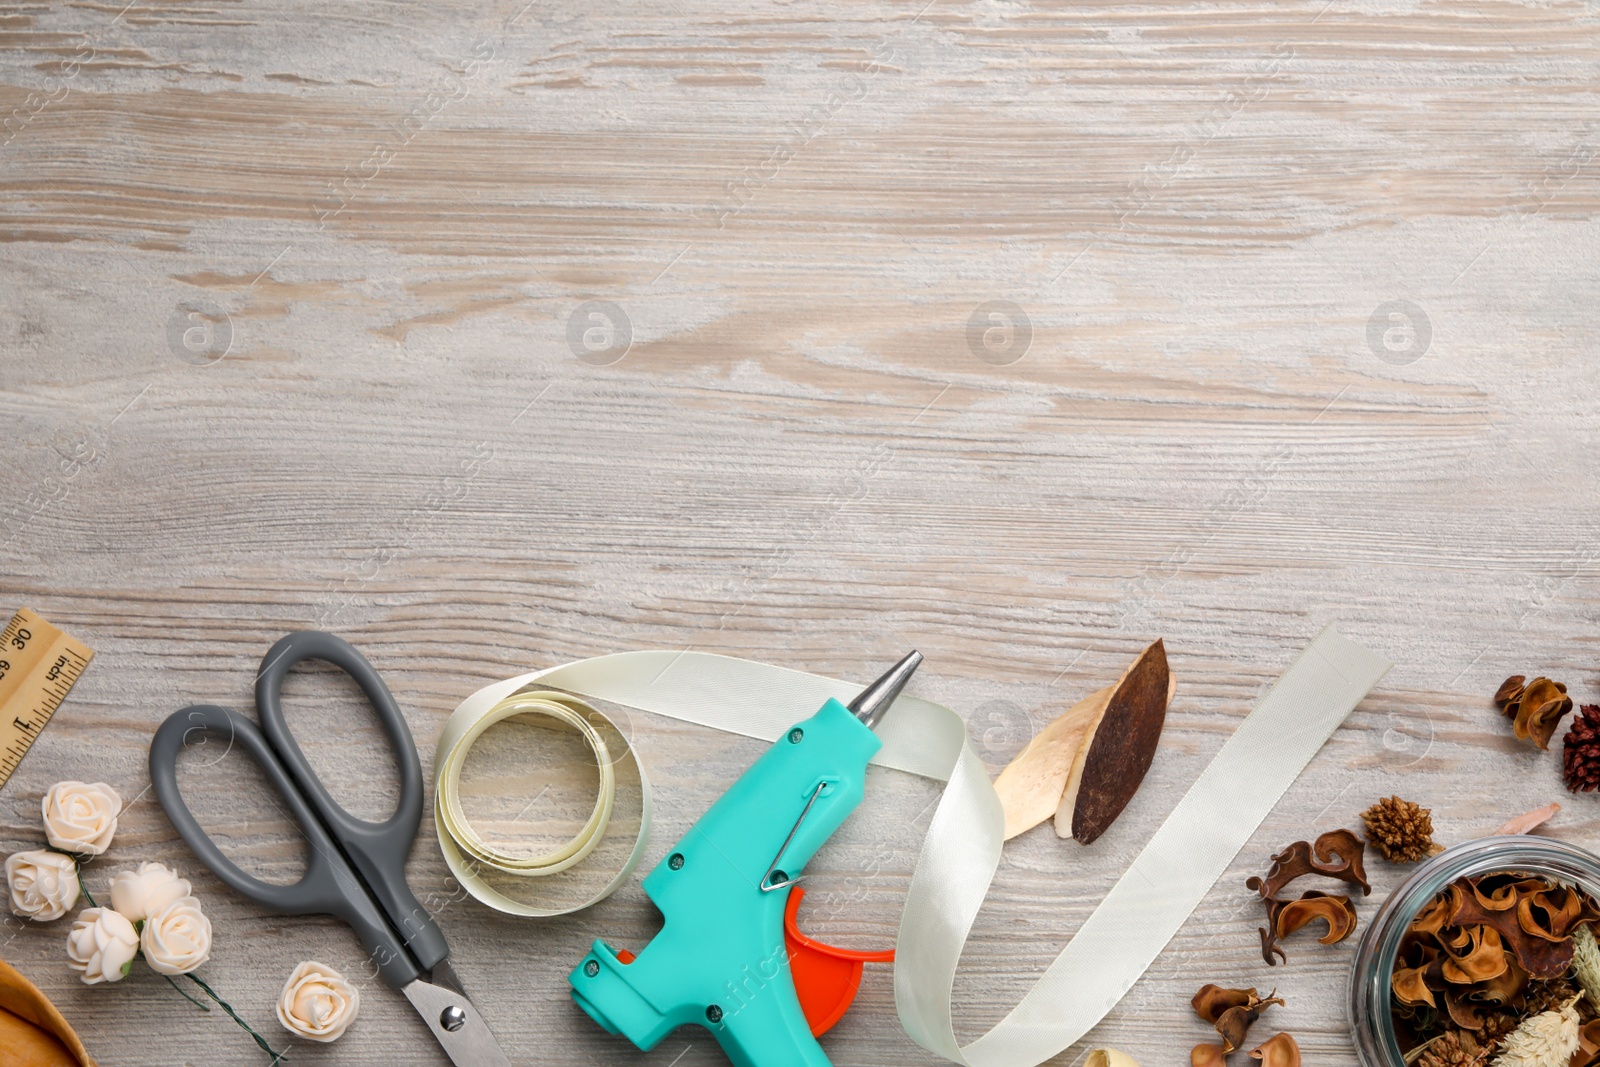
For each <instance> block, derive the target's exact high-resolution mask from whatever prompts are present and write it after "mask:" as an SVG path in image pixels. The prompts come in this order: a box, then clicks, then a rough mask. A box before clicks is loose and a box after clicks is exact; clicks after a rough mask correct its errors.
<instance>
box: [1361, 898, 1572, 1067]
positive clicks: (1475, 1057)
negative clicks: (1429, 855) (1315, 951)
mask: <svg viewBox="0 0 1600 1067" xmlns="http://www.w3.org/2000/svg"><path fill="white" fill-rule="evenodd" d="M1597 920H1600V903H1597V902H1596V901H1595V900H1594V898H1593V897H1591V896H1589V894H1587V893H1585V892H1583V891H1582V890H1579V889H1576V888H1574V887H1572V886H1569V885H1564V884H1561V883H1558V882H1556V881H1554V880H1552V879H1548V878H1543V877H1536V876H1532V875H1529V874H1527V873H1526V872H1522V871H1514V870H1508V871H1495V872H1492V873H1489V874H1483V875H1475V876H1472V877H1466V878H1458V879H1456V880H1455V881H1454V882H1452V883H1450V884H1449V885H1448V886H1446V887H1445V889H1444V891H1443V892H1441V893H1439V894H1438V895H1437V896H1435V897H1434V898H1433V899H1432V900H1431V901H1430V902H1429V903H1428V904H1426V905H1425V906H1423V907H1422V909H1421V910H1419V911H1418V912H1417V913H1416V914H1415V915H1414V916H1412V918H1411V922H1410V925H1409V927H1408V929H1407V931H1406V934H1405V937H1404V938H1403V939H1402V940H1401V942H1400V947H1399V951H1398V952H1397V954H1396V957H1395V962H1394V976H1393V978H1392V979H1391V982H1390V1010H1391V1013H1392V1016H1393V1020H1394V1029H1395V1037H1396V1039H1397V1040H1398V1041H1399V1042H1400V1049H1401V1051H1402V1052H1403V1053H1404V1054H1405V1057H1406V1061H1407V1062H1408V1063H1412V1064H1415V1065H1416V1067H1479V1065H1483V1067H1568V1061H1569V1060H1571V1059H1573V1057H1574V1054H1575V1053H1577V1052H1578V1051H1579V1049H1580V1044H1581V1042H1580V1036H1579V1035H1580V1033H1584V1032H1587V1033H1588V1034H1590V1035H1592V1036H1600V1026H1596V1027H1593V1028H1591V1029H1589V1030H1588V1031H1585V1030H1584V1028H1585V1027H1587V1026H1588V1025H1589V1024H1590V1023H1592V1022H1597V1021H1600V1006H1597V1003H1596V1000H1595V998H1593V997H1591V996H1589V995H1586V993H1587V990H1588V988H1589V984H1590V983H1594V982H1595V981H1596V980H1597V979H1600V974H1597V973H1596V971H1597V968H1600V952H1597V950H1596V948H1595V941H1594V935H1593V931H1592V930H1591V924H1592V923H1594V922H1595V921H1597ZM1597 1049H1600V1044H1597Z"/></svg>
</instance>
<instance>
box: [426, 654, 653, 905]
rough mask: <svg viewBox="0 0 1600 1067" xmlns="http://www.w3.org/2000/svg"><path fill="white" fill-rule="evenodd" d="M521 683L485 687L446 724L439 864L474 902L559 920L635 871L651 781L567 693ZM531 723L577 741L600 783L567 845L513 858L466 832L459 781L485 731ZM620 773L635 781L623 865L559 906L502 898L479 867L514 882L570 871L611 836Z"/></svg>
mask: <svg viewBox="0 0 1600 1067" xmlns="http://www.w3.org/2000/svg"><path fill="white" fill-rule="evenodd" d="M522 681H523V680H522V679H518V678H513V679H510V680H509V681H505V682H496V683H495V684H493V685H489V686H485V687H484V688H482V689H480V690H478V691H477V692H476V693H474V694H472V696H470V697H468V698H467V699H466V700H465V701H463V702H462V703H461V705H460V706H459V707H458V708H456V710H455V712H454V713H453V714H452V715H451V716H450V719H449V721H448V722H447V723H446V724H445V729H444V733H443V734H442V735H441V737H440V739H439V749H438V757H437V763H436V765H435V768H434V786H435V788H434V805H433V807H434V822H435V824H436V825H437V828H438V833H439V847H440V849H441V850H442V851H443V853H444V858H445V862H446V863H447V864H448V865H449V867H450V870H451V872H452V873H453V874H455V876H456V879H457V880H458V881H459V882H460V883H461V884H462V885H463V886H464V887H465V888H466V889H467V891H468V892H470V893H471V894H472V895H473V896H474V897H476V898H477V899H478V900H480V901H482V902H483V903H485V904H487V905H489V906H490V907H492V908H496V909H498V910H500V911H503V912H506V913H508V914H511V915H521V916H525V917H529V918H541V917H546V916H551V915H565V914H568V913H570V912H574V911H580V910H582V909H583V908H586V907H588V906H589V905H591V904H593V903H595V902H597V901H600V900H604V899H605V898H606V897H608V896H610V895H611V894H612V893H615V892H616V891H617V890H618V889H620V888H622V886H623V884H624V883H626V882H627V880H628V876H629V875H631V874H632V873H633V871H634V868H635V867H637V866H638V864H639V859H640V857H641V856H643V855H644V850H645V846H646V845H647V844H648V843H649V838H650V782H649V779H648V778H647V777H646V776H645V772H644V767H643V766H642V765H640V764H639V762H638V758H637V756H636V755H635V754H634V752H633V750H632V747H631V746H630V745H628V744H626V740H627V739H626V737H625V735H623V733H622V731H621V730H620V729H619V728H618V727H617V725H616V723H615V722H613V721H612V720H611V719H610V718H609V717H608V716H606V715H605V714H604V713H603V712H601V711H599V710H598V709H596V708H594V707H593V706H591V705H589V704H587V703H585V702H584V701H582V700H580V699H578V698H577V697H574V696H571V695H569V694H567V693H552V692H544V691H537V690H534V691H530V690H528V689H527V687H526V686H525V685H523V684H521V683H522ZM537 718H547V719H552V720H554V721H556V722H558V723H560V724H562V725H564V726H566V727H567V728H569V729H570V730H572V731H573V732H575V733H576V734H577V735H578V736H579V737H581V738H582V739H583V742H584V744H585V745H587V746H588V749H589V752H590V754H591V755H592V756H593V757H594V761H595V766H596V769H597V771H598V774H599V784H598V788H597V789H596V793H595V801H594V807H593V809H592V811H591V812H590V814H589V817H588V820H587V821H586V822H585V823H584V824H583V826H582V828H580V829H579V831H578V832H577V834H576V835H575V836H574V837H573V838H572V839H571V840H570V841H568V842H567V843H566V844H564V845H562V846H561V847H559V848H556V849H554V850H552V851H550V852H546V853H543V854H539V855H534V856H518V855H514V854H512V853H510V852H508V851H506V850H504V849H500V848H496V847H494V846H492V845H490V844H489V843H487V842H486V841H484V839H483V837H482V836H481V835H480V834H479V833H478V831H477V830H476V829H475V828H474V827H473V825H472V822H471V820H470V819H469V818H468V817H467V814H466V811H465V809H464V807H463V805H462V802H461V774H462V768H463V767H464V766H465V765H466V761H467V755H468V753H470V752H471V751H472V748H473V746H474V745H475V744H476V743H477V742H478V741H479V739H480V738H482V737H483V735H484V734H485V733H486V732H488V730H489V729H490V727H493V726H496V725H498V724H499V723H502V722H506V721H508V720H513V719H523V720H527V719H537ZM607 733H610V734H612V735H613V736H614V737H616V738H621V739H622V741H623V744H622V745H620V746H616V747H615V748H614V747H613V744H612V743H611V742H608V741H607V740H606V734H607ZM619 766H620V767H621V768H623V769H624V770H626V771H631V772H632V774H633V776H635V777H636V778H637V781H638V790H639V813H638V828H637V830H636V831H635V832H634V835H633V841H632V844H631V847H629V848H628V850H627V852H626V853H625V858H623V859H621V861H620V862H619V863H618V865H617V869H616V871H615V872H614V873H613V874H612V876H611V877H610V878H609V879H608V880H607V881H606V882H605V883H604V884H603V885H601V886H599V887H598V888H593V889H590V890H588V891H585V892H580V893H579V894H578V895H577V896H576V897H570V896H569V898H568V899H566V900H564V901H561V902H560V903H536V902H533V901H530V900H528V899H526V898H525V897H523V896H519V895H514V894H513V893H511V892H509V891H507V890H506V882H505V880H501V879H494V878H491V877H488V876H486V872H485V868H487V869H489V870H492V871H497V872H500V873H501V874H503V875H509V876H513V877H515V878H546V877H549V876H551V875H557V874H561V873H563V872H566V871H570V870H571V869H572V868H573V867H575V866H576V865H578V864H579V863H582V862H583V861H584V860H585V859H587V858H589V857H590V856H591V855H592V854H593V853H594V852H595V850H596V849H597V848H598V847H599V846H600V844H601V842H602V841H603V840H605V838H606V834H607V832H608V831H609V830H611V829H613V824H612V815H613V813H614V812H615V810H616V806H617V777H618V768H619ZM534 799H537V798H534ZM530 803H531V801H530Z"/></svg>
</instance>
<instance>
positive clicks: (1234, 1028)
mask: <svg viewBox="0 0 1600 1067" xmlns="http://www.w3.org/2000/svg"><path fill="white" fill-rule="evenodd" d="M1259 1018H1261V1012H1260V1010H1259V1009H1256V1008H1247V1007H1245V1006H1244V1005H1242V1004H1241V1005H1239V1006H1238V1007H1233V1008H1229V1009H1228V1010H1227V1011H1225V1012H1223V1013H1222V1018H1220V1019H1218V1020H1217V1033H1219V1034H1221V1035H1222V1054H1223V1055H1224V1056H1226V1055H1227V1054H1228V1053H1230V1052H1232V1051H1233V1050H1234V1049H1236V1048H1238V1047H1239V1046H1240V1045H1242V1044H1244V1035H1245V1034H1246V1033H1247V1032H1248V1031H1249V1029H1250V1024H1251V1023H1253V1022H1255V1021H1256V1020H1257V1019H1259Z"/></svg>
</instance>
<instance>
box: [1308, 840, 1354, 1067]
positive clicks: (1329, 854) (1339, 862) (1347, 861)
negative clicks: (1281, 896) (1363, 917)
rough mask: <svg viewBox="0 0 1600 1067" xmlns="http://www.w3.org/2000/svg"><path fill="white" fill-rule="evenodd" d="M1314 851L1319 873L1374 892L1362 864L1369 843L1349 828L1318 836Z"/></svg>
mask: <svg viewBox="0 0 1600 1067" xmlns="http://www.w3.org/2000/svg"><path fill="white" fill-rule="evenodd" d="M1313 851H1314V852H1315V854H1316V861H1317V862H1316V864H1315V866H1316V869H1317V873H1318V874H1326V875H1329V876H1330V877H1333V878H1338V879H1339V880H1341V881H1345V882H1349V883H1350V884H1351V885H1358V886H1360V887H1361V895H1362V896H1367V895H1368V894H1370V893H1371V892H1372V884H1371V883H1370V882H1368V881H1367V872H1366V869H1365V867H1364V866H1363V864H1362V857H1363V856H1365V854H1366V851H1367V843H1366V842H1365V841H1363V840H1361V838H1359V837H1357V836H1356V835H1355V834H1354V833H1352V832H1351V831H1349V830H1329V831H1328V832H1327V833H1325V834H1323V835H1322V836H1321V837H1319V838H1317V843H1316V846H1315V848H1314V849H1313ZM1291 1040H1292V1039H1291Z"/></svg>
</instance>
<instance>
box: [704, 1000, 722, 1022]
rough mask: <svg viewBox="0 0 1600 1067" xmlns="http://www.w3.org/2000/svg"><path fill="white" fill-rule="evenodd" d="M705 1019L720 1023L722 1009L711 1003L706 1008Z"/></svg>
mask: <svg viewBox="0 0 1600 1067" xmlns="http://www.w3.org/2000/svg"><path fill="white" fill-rule="evenodd" d="M706 1019H707V1020H708V1021H710V1022H714V1023H720V1022H721V1021H722V1009H721V1008H719V1007H717V1006H716V1005H715V1004H713V1005H711V1007H709V1008H707V1009H706Z"/></svg>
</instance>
